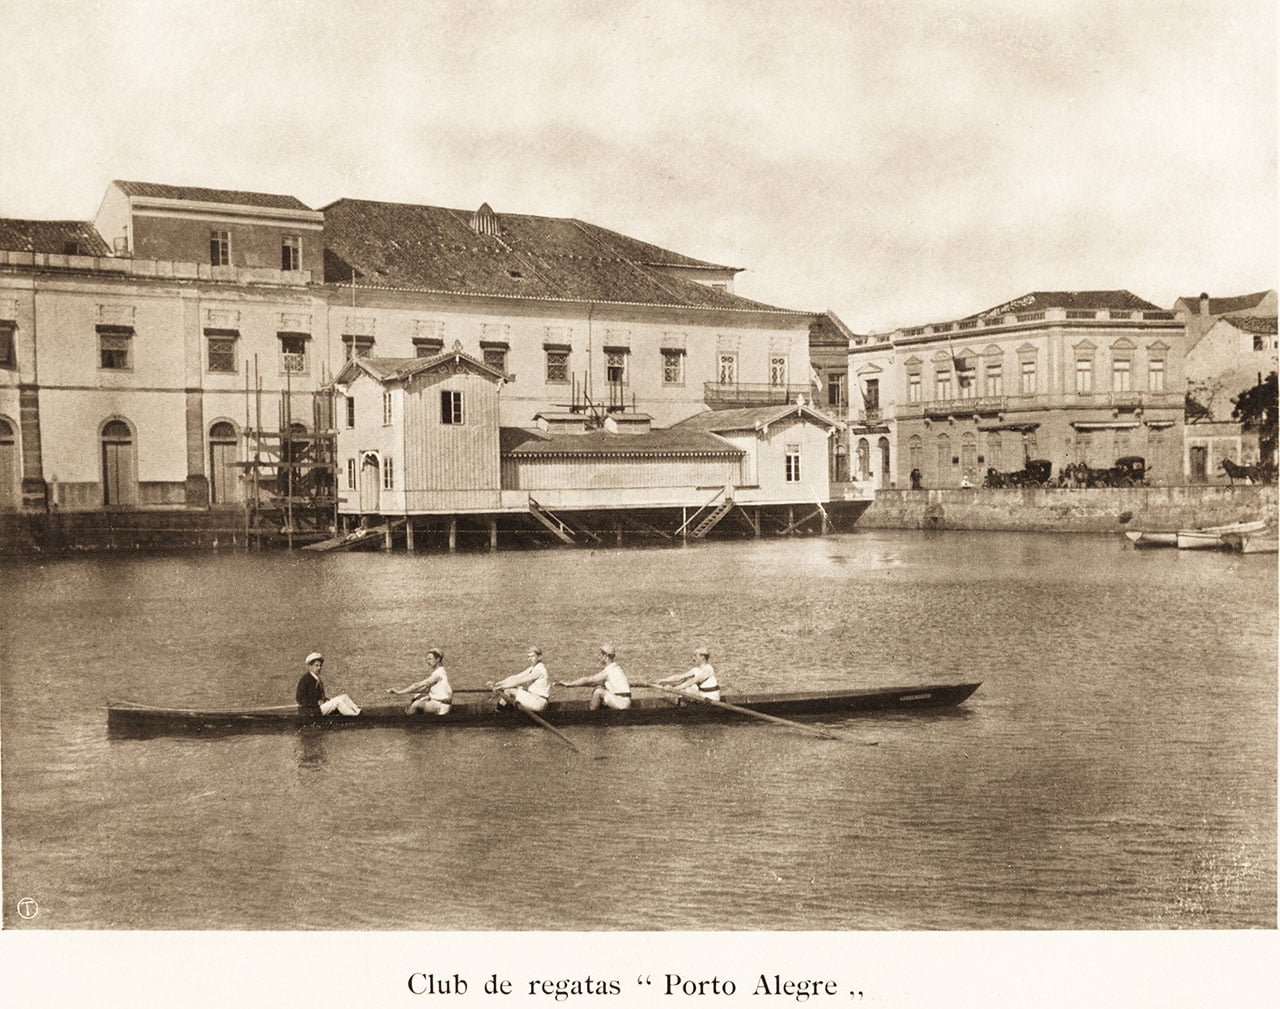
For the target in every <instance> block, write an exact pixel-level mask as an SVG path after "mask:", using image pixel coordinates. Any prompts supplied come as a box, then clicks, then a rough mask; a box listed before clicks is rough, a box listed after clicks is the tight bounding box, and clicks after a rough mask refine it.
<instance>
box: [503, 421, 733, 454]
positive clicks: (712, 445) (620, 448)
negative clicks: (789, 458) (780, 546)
mask: <svg viewBox="0 0 1280 1009" xmlns="http://www.w3.org/2000/svg"><path fill="white" fill-rule="evenodd" d="M504 430H509V429H504ZM511 440H512V441H514V439H511ZM503 454H505V455H511V456H518V457H526V456H602V455H631V456H669V455H715V456H740V455H742V454H743V453H742V449H740V448H737V447H735V446H733V445H730V444H729V443H728V442H726V441H725V440H724V439H723V438H717V437H716V436H715V435H714V434H711V433H709V432H704V431H689V430H682V429H680V428H679V427H675V428H670V427H668V428H662V429H661V430H658V431H649V432H648V433H646V434H611V433H609V432H608V431H589V432H587V433H586V434H561V435H550V436H543V437H541V438H538V437H532V438H529V439H525V440H524V441H522V442H521V443H519V444H513V445H511V447H507V444H504V445H503Z"/></svg>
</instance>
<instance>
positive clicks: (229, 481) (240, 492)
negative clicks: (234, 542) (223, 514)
mask: <svg viewBox="0 0 1280 1009" xmlns="http://www.w3.org/2000/svg"><path fill="white" fill-rule="evenodd" d="M239 445H240V439H239V438H237V437H236V429H235V425H234V424H232V423H231V422H230V421H227V420H220V421H218V422H217V423H216V424H214V425H213V426H212V427H211V428H209V500H210V502H212V503H213V504H237V503H239V502H240V501H243V500H244V479H243V477H242V476H241V471H240V467H239V466H237V465H236V458H237V456H238V455H239Z"/></svg>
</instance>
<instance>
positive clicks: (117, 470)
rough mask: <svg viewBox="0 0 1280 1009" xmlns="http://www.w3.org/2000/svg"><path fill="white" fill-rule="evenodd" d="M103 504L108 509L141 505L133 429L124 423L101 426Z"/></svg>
mask: <svg viewBox="0 0 1280 1009" xmlns="http://www.w3.org/2000/svg"><path fill="white" fill-rule="evenodd" d="M101 440H102V503H103V504H104V505H106V506H108V507H112V506H116V505H136V504H137V503H138V463H137V456H136V454H135V452H134V444H133V430H132V428H130V427H129V425H128V424H127V423H125V422H124V421H122V420H110V421H107V423H106V424H104V425H103V426H102V439H101Z"/></svg>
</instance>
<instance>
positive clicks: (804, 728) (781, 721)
mask: <svg viewBox="0 0 1280 1009" xmlns="http://www.w3.org/2000/svg"><path fill="white" fill-rule="evenodd" d="M631 682H632V683H634V684H635V685H636V686H637V687H648V688H649V689H650V690H661V691H662V692H663V693H664V694H674V695H675V696H677V697H683V698H685V699H686V700H693V701H699V702H700V703H702V704H710V705H712V706H713V707H717V708H725V709H726V710H728V711H736V712H737V713H738V714H740V715H749V716H750V717H752V718H759V719H761V720H762V721H766V722H776V723H777V724H778V725H789V726H791V728H793V729H799V730H800V731H801V732H808V733H809V734H810V735H814V736H821V737H822V738H823V739H843V740H848V737H847V736H837V735H836V734H835V733H834V732H828V731H827V730H826V729H818V728H815V727H813V726H812V725H801V724H800V723H799V722H793V721H790V720H789V719H786V718H779V717H778V716H777V715H766V714H765V713H764V712H763V711H753V710H751V709H750V708H743V707H740V706H739V705H737V704H729V703H727V702H725V701H713V700H712V699H711V698H710V697H702V696H700V695H698V694H686V693H685V692H684V691H683V690H676V689H675V688H674V687H664V686H662V685H661V684H657V683H645V682H644V681H643V680H632V681H631ZM863 745H864V746H876V745H878V744H877V743H864V744H863Z"/></svg>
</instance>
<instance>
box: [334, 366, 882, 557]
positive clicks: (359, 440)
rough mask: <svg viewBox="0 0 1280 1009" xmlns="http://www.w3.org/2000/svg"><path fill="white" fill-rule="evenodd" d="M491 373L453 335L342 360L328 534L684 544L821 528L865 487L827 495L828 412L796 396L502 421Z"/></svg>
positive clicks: (401, 539)
mask: <svg viewBox="0 0 1280 1009" xmlns="http://www.w3.org/2000/svg"><path fill="white" fill-rule="evenodd" d="M503 382H504V376H503V374H502V372H500V371H498V370H496V369H494V368H491V367H489V366H488V365H486V364H484V363H483V362H482V361H479V360H477V359H475V358H473V357H471V356H469V355H468V354H466V353H465V352H463V350H462V349H461V347H460V346H459V345H457V344H455V345H454V346H453V348H452V349H450V350H447V351H443V352H441V353H439V354H436V355H435V356H432V357H427V358H360V357H357V358H353V359H352V360H351V361H349V362H348V363H347V365H346V366H345V367H344V368H343V370H342V371H341V372H340V373H339V375H338V377H337V379H336V381H335V386H334V393H335V397H336V398H335V416H336V420H337V437H336V465H337V474H338V489H337V500H338V516H339V524H340V528H339V529H338V535H337V536H336V537H335V540H334V542H333V543H332V546H333V548H339V549H340V548H343V547H344V545H357V544H358V543H360V542H370V541H372V542H374V543H375V544H376V545H377V546H380V547H382V548H383V549H392V548H393V547H394V546H395V545H397V544H399V543H403V544H404V546H405V547H406V548H407V549H408V550H410V551H415V550H433V551H436V550H447V551H450V552H452V551H454V550H458V549H462V548H465V549H489V550H496V549H498V548H499V546H500V545H510V546H534V545H588V546H592V547H615V546H621V545H624V544H626V543H633V542H645V543H664V542H665V543H671V544H677V543H686V542H688V541H690V540H698V539H702V538H704V537H707V536H709V535H716V536H742V537H760V536H777V535H799V534H823V533H827V532H830V531H832V530H834V529H839V528H847V527H849V526H850V525H852V523H853V521H854V520H855V519H856V518H857V516H858V514H860V513H861V511H862V510H863V509H864V508H865V507H866V505H867V504H868V503H869V499H867V500H838V501H833V500H832V496H831V488H830V482H829V467H828V461H827V460H828V455H829V453H828V439H829V438H830V437H832V436H833V435H834V433H835V432H836V431H837V430H838V429H839V427H840V422H839V421H837V420H835V419H833V418H831V417H828V416H826V415H824V414H822V413H820V412H819V411H817V410H815V409H813V408H812V407H810V406H808V405H806V404H804V403H803V402H797V403H787V404H777V405H771V406H766V407H749V408H739V409H728V410H717V411H710V410H708V411H705V412H703V413H699V414H697V415H695V416H694V417H691V418H689V419H687V420H685V421H683V422H682V423H680V424H676V425H673V426H671V427H668V428H661V429H656V430H655V429H652V428H651V421H650V418H649V417H648V416H647V415H645V414H641V413H636V412H634V411H628V410H627V409H626V408H625V407H618V406H615V407H614V408H613V409H612V411H608V412H604V413H601V414H597V413H594V412H593V411H591V410H589V409H577V410H574V409H569V410H565V411H551V410H548V411H544V412H542V413H539V414H538V415H537V417H535V422H536V424H537V428H535V429H530V428H502V427H500V426H499V422H498V397H499V396H500V395H501V389H502V385H503Z"/></svg>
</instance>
